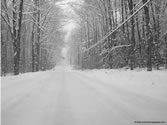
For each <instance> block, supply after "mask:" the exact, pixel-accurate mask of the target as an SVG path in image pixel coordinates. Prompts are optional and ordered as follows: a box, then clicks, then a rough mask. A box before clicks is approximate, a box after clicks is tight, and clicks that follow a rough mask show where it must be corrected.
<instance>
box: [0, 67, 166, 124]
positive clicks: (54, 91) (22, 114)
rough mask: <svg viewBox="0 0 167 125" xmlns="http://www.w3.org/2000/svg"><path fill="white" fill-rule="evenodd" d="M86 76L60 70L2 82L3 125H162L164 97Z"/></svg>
mask: <svg viewBox="0 0 167 125" xmlns="http://www.w3.org/2000/svg"><path fill="white" fill-rule="evenodd" d="M92 73H94V72H92ZM89 74H91V73H90V72H79V71H64V70H61V69H59V70H55V71H47V72H39V73H29V74H23V75H20V76H12V77H9V78H2V114H1V116H2V125H135V124H137V123H135V121H141V122H142V121H143V122H144V121H150V122H153V121H159V122H162V123H159V124H160V125H167V100H165V98H157V97H155V98H154V97H153V96H148V95H147V94H145V93H146V92H141V93H140V92H135V91H130V90H129V89H124V88H123V87H120V86H121V85H120V84H118V86H117V83H115V82H116V81H114V80H113V81H112V78H111V79H110V81H108V80H107V81H106V80H105V79H104V77H103V76H101V75H99V76H98V75H97V76H96V75H94V76H91V75H89ZM100 76H101V78H100ZM102 77H103V78H102ZM110 77H113V76H110ZM120 79H122V78H120ZM165 87H166V85H165ZM127 88H128V87H127ZM129 88H131V87H129ZM132 88H133V87H132ZM157 88H158V87H157ZM163 88H164V87H163ZM150 89H151V88H150ZM165 89H167V88H165ZM155 90H156V89H155ZM143 93H144V94H143ZM166 95H167V93H165V95H164V96H166ZM145 124H146V123H145ZM147 124H148V123H147ZM159 124H158V123H157V124H156V125H159ZM143 125H144V124H143Z"/></svg>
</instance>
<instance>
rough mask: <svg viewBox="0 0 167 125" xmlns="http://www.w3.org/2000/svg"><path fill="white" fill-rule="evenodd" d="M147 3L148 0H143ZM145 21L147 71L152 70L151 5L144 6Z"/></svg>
mask: <svg viewBox="0 0 167 125" xmlns="http://www.w3.org/2000/svg"><path fill="white" fill-rule="evenodd" d="M142 1H143V4H145V3H146V2H147V1H148V0H142ZM144 13H145V22H146V39H147V71H152V40H153V39H152V34H151V30H150V26H149V24H150V17H149V7H148V5H146V6H144Z"/></svg>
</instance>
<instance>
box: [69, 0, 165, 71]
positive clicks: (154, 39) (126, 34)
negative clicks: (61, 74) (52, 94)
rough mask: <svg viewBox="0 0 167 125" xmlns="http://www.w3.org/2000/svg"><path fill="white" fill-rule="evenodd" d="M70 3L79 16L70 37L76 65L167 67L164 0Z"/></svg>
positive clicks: (100, 0)
mask: <svg viewBox="0 0 167 125" xmlns="http://www.w3.org/2000/svg"><path fill="white" fill-rule="evenodd" d="M71 6H72V7H73V8H74V10H75V11H76V12H77V14H78V15H79V16H80V18H81V20H80V32H78V33H76V34H73V40H71V41H72V45H71V52H70V53H71V55H72V56H70V57H71V58H72V59H71V58H70V60H71V63H72V64H73V65H74V66H75V67H77V68H79V69H81V68H82V69H93V68H111V69H112V68H122V67H129V68H130V69H131V70H133V69H134V68H137V67H139V68H147V70H148V71H151V70H152V68H156V69H159V68H160V67H166V68H167V1H166V0H85V3H84V4H83V5H75V4H72V5H71ZM77 6H82V7H81V8H80V9H78V8H77ZM78 36H79V37H78Z"/></svg>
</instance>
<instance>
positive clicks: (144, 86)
mask: <svg viewBox="0 0 167 125" xmlns="http://www.w3.org/2000/svg"><path fill="white" fill-rule="evenodd" d="M85 72H86V74H87V76H88V77H92V78H97V79H98V80H101V81H103V82H105V83H107V84H110V85H114V86H117V87H119V88H121V89H126V90H128V91H131V92H134V93H137V94H142V95H145V96H150V97H153V98H156V99H161V100H163V101H166V102H167V91H166V90H167V71H166V70H161V71H157V70H155V71H152V72H147V71H145V70H134V71H131V70H124V69H120V70H109V69H101V70H87V71H85ZM111 81H112V83H111Z"/></svg>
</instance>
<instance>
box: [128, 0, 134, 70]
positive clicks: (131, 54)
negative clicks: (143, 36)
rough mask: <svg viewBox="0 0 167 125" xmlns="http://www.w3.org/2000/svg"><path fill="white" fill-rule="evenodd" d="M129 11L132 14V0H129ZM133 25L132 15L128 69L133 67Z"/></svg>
mask: <svg viewBox="0 0 167 125" xmlns="http://www.w3.org/2000/svg"><path fill="white" fill-rule="evenodd" d="M128 2H129V11H130V13H131V15H132V14H133V12H134V11H133V1H132V0H129V1H128ZM134 29H135V26H134V17H132V19H131V40H130V42H131V47H130V69H131V70H133V69H134V63H135V62H134V58H135V57H134V55H135V54H134V52H135V50H134V48H135V30H134Z"/></svg>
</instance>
